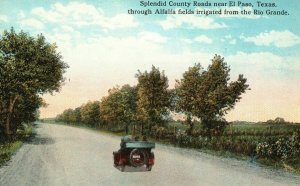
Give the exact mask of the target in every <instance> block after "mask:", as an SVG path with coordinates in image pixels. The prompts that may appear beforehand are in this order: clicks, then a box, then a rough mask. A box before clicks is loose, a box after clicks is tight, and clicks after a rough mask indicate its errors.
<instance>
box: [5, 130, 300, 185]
mask: <svg viewBox="0 0 300 186" xmlns="http://www.w3.org/2000/svg"><path fill="white" fill-rule="evenodd" d="M36 132H37V135H36V138H34V139H33V140H32V141H31V142H28V143H26V144H25V145H23V147H22V148H21V149H20V150H19V151H18V152H17V153H16V155H15V156H13V158H12V159H11V161H10V162H9V163H8V165H7V166H4V167H2V168H1V169H0V185H16V186H20V185H30V186H33V185H49V186H55V185H70V186H74V185H89V186H90V185H105V186H106V185H108V186H112V185H139V186H140V185H186V186H193V185H230V186H232V185H239V186H240V185H264V186H265V185H272V186H275V185H276V186H277V185H300V177H298V176H296V175H293V174H290V173H286V172H283V171H274V170H273V171H272V170H270V169H267V168H262V167H259V166H257V165H255V164H251V163H249V162H245V161H238V160H233V159H227V158H220V157H215V156H211V155H207V154H204V153H200V152H197V151H195V150H188V149H179V148H175V147H170V146H163V145H157V148H156V149H155V150H154V152H155V158H156V162H155V163H156V164H155V165H154V167H153V169H152V171H151V172H137V171H136V170H135V169H130V168H127V169H125V172H120V171H119V170H118V169H116V168H115V167H113V162H112V152H113V151H115V150H117V149H118V148H119V144H120V137H117V136H111V135H109V134H105V133H100V132H95V131H91V130H88V129H81V128H73V127H68V126H62V125H54V124H39V125H38V127H37V130H36Z"/></svg>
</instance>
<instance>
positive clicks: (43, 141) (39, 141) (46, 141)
mask: <svg viewBox="0 0 300 186" xmlns="http://www.w3.org/2000/svg"><path fill="white" fill-rule="evenodd" d="M27 143H28V144H32V145H51V144H54V143H55V141H54V139H52V138H42V137H33V138H31V139H29V140H28V141H27Z"/></svg>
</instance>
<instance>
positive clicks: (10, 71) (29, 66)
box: [0, 28, 68, 138]
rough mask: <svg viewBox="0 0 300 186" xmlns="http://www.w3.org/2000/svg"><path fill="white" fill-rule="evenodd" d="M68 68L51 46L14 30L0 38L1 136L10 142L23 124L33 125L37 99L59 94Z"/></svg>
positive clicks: (40, 37) (5, 32)
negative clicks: (11, 137)
mask: <svg viewBox="0 0 300 186" xmlns="http://www.w3.org/2000/svg"><path fill="white" fill-rule="evenodd" d="M67 67H68V66H67V64H66V63H64V62H63V61H62V60H61V56H60V54H59V53H58V52H57V51H56V46H55V45H54V44H49V43H47V42H46V40H45V37H44V36H43V35H38V36H37V37H36V38H34V37H31V36H29V35H28V34H27V33H24V32H23V31H21V32H20V33H16V32H15V31H14V29H13V28H12V29H11V30H9V31H7V30H5V31H4V32H3V34H2V35H1V36H0V133H1V131H2V132H3V131H4V133H5V135H6V137H7V138H10V136H11V135H13V134H14V133H15V132H16V129H17V127H18V126H19V125H20V124H21V123H22V122H28V121H34V120H35V119H36V118H35V116H36V114H35V113H36V111H37V109H38V108H39V107H40V106H41V105H43V101H42V99H41V98H40V96H41V95H42V94H44V93H48V92H50V93H51V92H54V91H58V90H59V88H60V86H61V84H62V82H63V81H64V78H63V73H64V72H65V69H66V68H67Z"/></svg>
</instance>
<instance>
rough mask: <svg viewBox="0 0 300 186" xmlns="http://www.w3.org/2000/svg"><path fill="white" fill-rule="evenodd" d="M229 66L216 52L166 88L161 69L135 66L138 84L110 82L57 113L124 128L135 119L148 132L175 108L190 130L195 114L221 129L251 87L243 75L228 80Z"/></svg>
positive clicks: (205, 123) (70, 119)
mask: <svg viewBox="0 0 300 186" xmlns="http://www.w3.org/2000/svg"><path fill="white" fill-rule="evenodd" d="M229 72H230V68H229V66H228V65H227V64H226V63H225V62H224V58H222V57H221V56H219V55H215V56H214V58H213V59H212V62H211V64H210V65H209V66H208V68H207V70H204V68H203V67H202V66H201V65H200V64H195V65H194V66H193V67H190V68H189V69H188V70H187V71H186V72H184V74H183V77H182V78H181V79H180V80H177V81H176V85H175V88H174V89H168V88H169V86H168V78H167V77H166V75H165V74H164V72H163V71H162V72H161V71H160V70H159V69H158V68H156V67H154V66H152V69H151V71H150V72H148V71H145V72H140V71H138V73H137V74H136V78H137V80H138V84H137V85H136V86H133V87H132V86H129V85H124V86H122V87H121V88H120V87H115V88H112V89H110V90H109V91H108V95H107V96H105V97H103V98H102V99H101V101H100V102H99V101H96V102H89V103H87V104H85V105H83V106H81V107H79V108H76V109H67V110H65V111H64V112H63V113H62V114H60V115H58V117H57V119H58V120H61V121H66V122H83V123H87V124H89V125H92V126H94V127H107V128H114V127H118V128H120V127H121V128H122V127H123V128H124V129H125V130H126V132H128V128H129V125H130V124H137V125H140V128H141V129H142V133H149V132H150V131H151V128H152V127H154V126H163V125H164V124H165V123H166V119H167V118H168V115H169V113H170V111H175V112H179V113H183V114H185V115H186V116H187V117H186V118H187V121H186V123H187V124H189V126H190V127H189V130H188V131H187V132H188V133H189V134H190V133H192V131H193V126H194V121H193V118H197V119H200V120H201V123H202V125H203V128H204V129H205V130H206V131H207V132H208V133H207V134H208V135H209V134H210V131H211V130H217V131H223V129H224V128H225V125H226V121H225V119H224V118H223V116H224V115H225V114H226V113H227V111H229V110H230V109H233V108H234V105H235V103H236V102H238V101H239V100H240V99H241V95H242V93H244V92H245V91H246V90H247V89H248V87H249V85H248V84H246V81H247V80H246V78H244V77H243V75H239V76H238V79H237V80H236V81H231V82H230V77H229ZM84 118H85V119H84Z"/></svg>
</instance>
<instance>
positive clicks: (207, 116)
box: [176, 55, 249, 131]
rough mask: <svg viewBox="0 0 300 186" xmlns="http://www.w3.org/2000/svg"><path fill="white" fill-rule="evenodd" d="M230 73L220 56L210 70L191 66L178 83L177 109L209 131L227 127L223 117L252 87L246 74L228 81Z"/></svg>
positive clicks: (213, 62)
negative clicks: (197, 120)
mask: <svg viewBox="0 0 300 186" xmlns="http://www.w3.org/2000/svg"><path fill="white" fill-rule="evenodd" d="M229 72H230V68H229V67H228V66H227V64H226V63H225V62H224V58H221V56H219V55H215V56H214V58H213V59H212V63H211V64H210V65H209V66H208V68H207V70H204V69H203V68H202V67H201V65H200V64H195V65H194V66H193V67H190V68H189V69H188V71H186V72H185V73H184V74H183V78H182V79H181V80H179V81H177V84H176V95H177V110H179V111H182V112H184V113H185V114H186V115H187V116H188V117H187V118H188V120H191V116H195V117H197V118H200V119H201V123H202V125H203V127H204V129H206V130H207V131H210V130H211V129H217V130H222V129H223V128H224V124H225V120H224V119H223V118H222V117H223V116H224V115H225V114H226V113H227V111H229V110H230V109H232V108H234V105H235V104H236V102H238V101H239V100H240V99H241V94H242V93H244V92H245V91H246V89H247V88H248V87H249V85H248V84H246V82H247V79H246V78H244V77H243V75H239V77H238V79H237V80H236V81H232V82H229V80H230V76H229ZM188 123H191V121H189V122H188ZM190 125H191V127H192V126H193V125H192V124H190Z"/></svg>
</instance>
